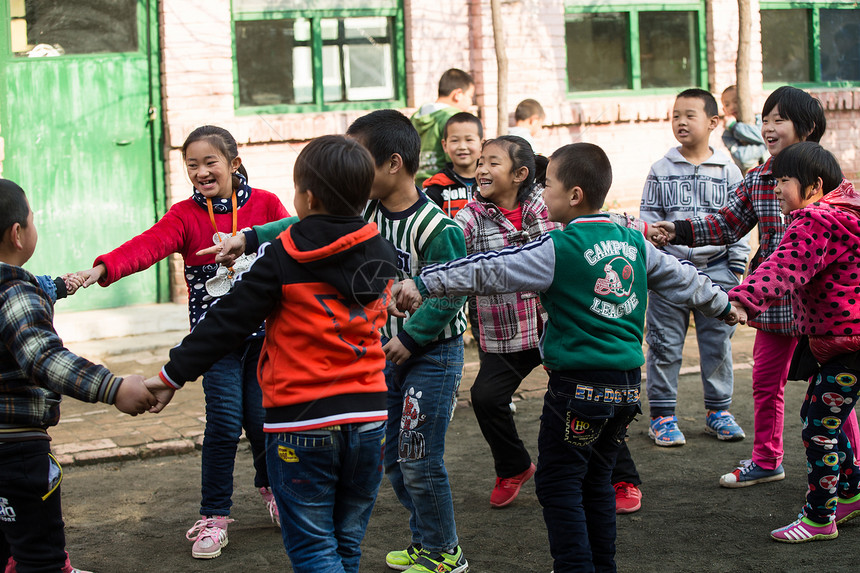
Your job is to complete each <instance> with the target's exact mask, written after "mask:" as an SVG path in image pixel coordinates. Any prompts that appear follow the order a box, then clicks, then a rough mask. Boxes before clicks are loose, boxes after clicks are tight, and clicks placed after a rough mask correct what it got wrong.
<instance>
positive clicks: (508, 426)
mask: <svg viewBox="0 0 860 573" xmlns="http://www.w3.org/2000/svg"><path fill="white" fill-rule="evenodd" d="M540 365H541V357H540V350H538V349H537V348H534V349H531V350H523V351H520V352H510V353H507V354H496V353H493V352H487V353H485V354H484V359H483V361H481V369H480V370H478V376H477V377H476V378H475V383H474V384H473V385H472V389H471V391H470V394H471V397H472V409H473V410H475V418H477V419H478V425H479V426H480V427H481V433H482V434H483V435H484V439H485V440H487V443H488V444H489V445H490V451H492V453H493V461H494V462H495V466H496V475H497V476H498V477H500V478H509V477H513V476H515V475H517V474H520V473H522V472H524V471H526V470H527V469H529V467H530V466H531V463H532V460H531V457H530V456H529V452H528V450H527V449H526V446H525V444H523V441H522V440H521V439H520V436H519V434H518V433H517V425H516V423H515V422H514V415H513V413H512V412H511V407H510V404H511V399H512V398H513V395H514V392H515V391H516V389H517V388H519V386H520V383H521V382H522V381H523V378H525V377H526V376H528V375H529V373H530V372H531V371H532V370H534V369H535V367H537V366H540Z"/></svg>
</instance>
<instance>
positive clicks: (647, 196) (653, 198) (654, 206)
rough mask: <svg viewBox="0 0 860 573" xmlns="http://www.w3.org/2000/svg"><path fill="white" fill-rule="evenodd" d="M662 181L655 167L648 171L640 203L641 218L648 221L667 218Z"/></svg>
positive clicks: (653, 221) (652, 221)
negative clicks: (661, 187) (661, 188)
mask: <svg viewBox="0 0 860 573" xmlns="http://www.w3.org/2000/svg"><path fill="white" fill-rule="evenodd" d="M661 197H662V193H660V182H659V180H658V179H657V175H656V174H655V173H654V167H653V166H652V167H651V169H650V170H649V171H648V177H647V178H646V179H645V187H644V189H642V200H641V201H640V203H639V218H640V219H641V220H643V221H645V222H646V223H656V222H657V221H665V220H666V210H665V209H664V207H663V201H662V198H661Z"/></svg>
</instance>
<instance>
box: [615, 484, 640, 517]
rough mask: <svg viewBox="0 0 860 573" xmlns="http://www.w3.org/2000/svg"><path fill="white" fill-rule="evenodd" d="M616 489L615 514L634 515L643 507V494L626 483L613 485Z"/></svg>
mask: <svg viewBox="0 0 860 573" xmlns="http://www.w3.org/2000/svg"><path fill="white" fill-rule="evenodd" d="M612 487H614V488H615V513H633V512H635V511H639V509H641V507H642V492H641V491H639V488H638V487H636V486H635V485H633V484H632V483H628V482H626V481H620V482H618V483H616V484H612Z"/></svg>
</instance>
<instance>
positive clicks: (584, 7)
mask: <svg viewBox="0 0 860 573" xmlns="http://www.w3.org/2000/svg"><path fill="white" fill-rule="evenodd" d="M565 12H566V14H565V41H566V44H567V80H568V81H567V83H568V91H569V92H604V91H618V90H661V89H664V90H672V91H674V90H677V89H679V88H687V87H690V86H700V85H702V84H703V82H704V81H705V78H706V77H707V70H706V65H707V59H706V57H705V52H704V51H705V36H704V34H705V20H704V18H705V16H704V13H705V10H704V2H692V3H691V2H688V1H683V2H682V1H676V2H673V1H671V0H667V1H664V2H661V3H660V4H655V5H654V6H653V7H649V6H648V4H647V2H646V3H643V4H637V5H632V4H625V3H620V2H619V1H613V0H608V1H600V2H596V1H594V2H590V3H586V4H584V3H582V2H577V3H574V2H572V1H571V0H568V2H567V3H566V8H565Z"/></svg>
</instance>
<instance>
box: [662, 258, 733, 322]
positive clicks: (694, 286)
mask: <svg viewBox="0 0 860 573" xmlns="http://www.w3.org/2000/svg"><path fill="white" fill-rule="evenodd" d="M645 256H646V257H647V260H646V263H647V268H648V290H653V291H654V292H656V293H657V294H659V295H660V296H662V297H665V298H667V299H668V300H670V301H672V302H674V303H676V304H681V305H687V306H691V307H695V308H697V309H698V310H699V311H700V312H701V313H702V314H704V315H705V316H710V317H720V316H723V315H725V314H726V313H728V312H729V310H730V307H729V298H728V295H727V294H726V291H724V290H723V289H722V288H720V287H719V285H717V284H715V283H714V282H712V281H711V279H710V278H708V275H706V274H703V273H700V272H699V271H698V269H696V267H695V266H693V265H692V264H691V263H689V262H687V261H680V260H678V259H677V258H675V257H673V256H672V255H668V254H666V253H664V252H663V251H660V250H659V249H657V248H656V247H655V246H654V245H652V244H651V243H649V242H648V241H645Z"/></svg>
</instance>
